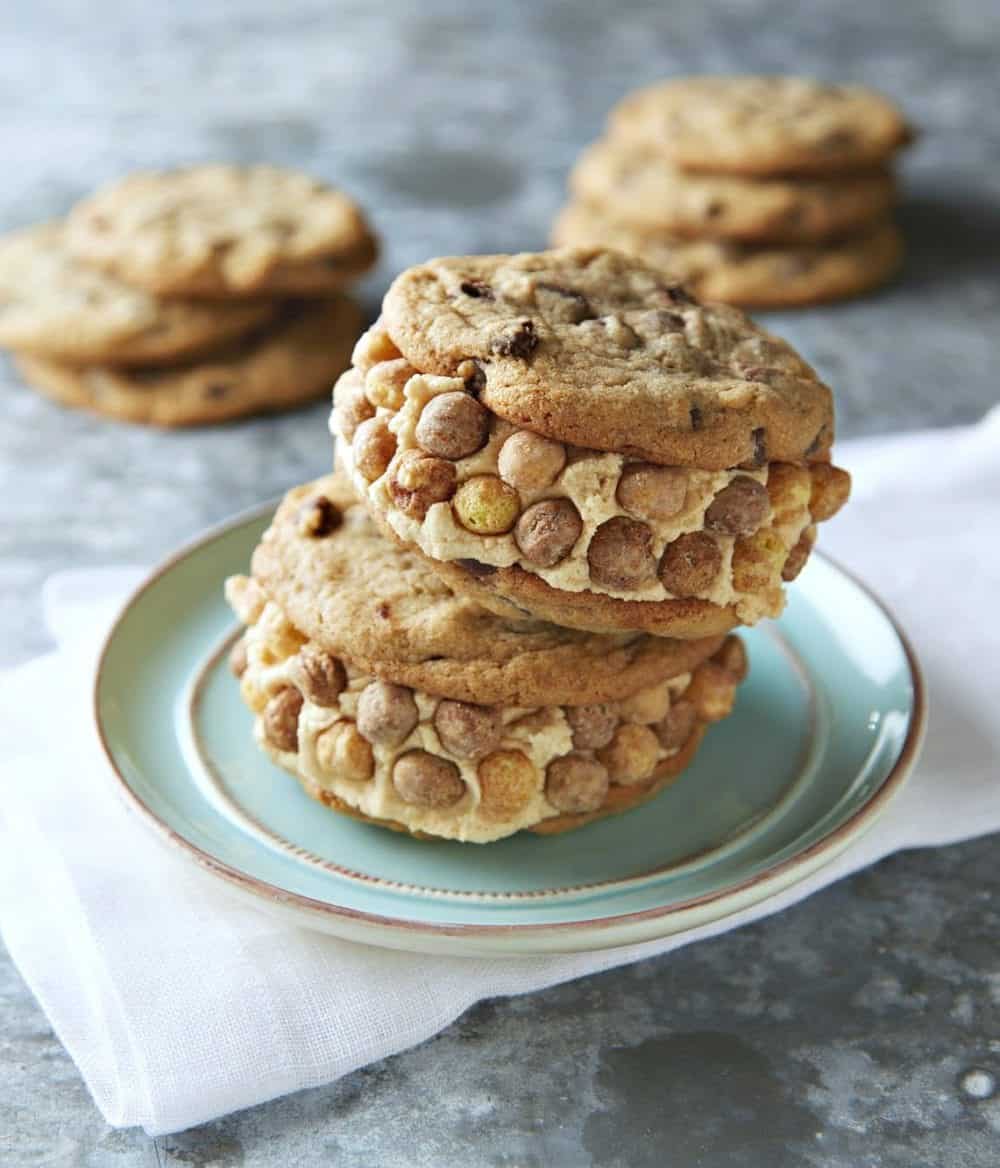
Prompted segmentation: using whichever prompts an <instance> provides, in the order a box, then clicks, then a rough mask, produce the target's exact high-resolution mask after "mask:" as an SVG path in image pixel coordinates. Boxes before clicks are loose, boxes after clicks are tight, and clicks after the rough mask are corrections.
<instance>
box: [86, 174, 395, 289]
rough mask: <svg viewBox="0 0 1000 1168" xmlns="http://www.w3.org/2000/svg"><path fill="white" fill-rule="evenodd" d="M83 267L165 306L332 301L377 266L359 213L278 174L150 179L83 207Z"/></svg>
mask: <svg viewBox="0 0 1000 1168" xmlns="http://www.w3.org/2000/svg"><path fill="white" fill-rule="evenodd" d="M68 238H69V244H70V247H71V248H72V249H73V250H74V251H75V252H76V253H77V254H78V255H79V256H80V257H81V258H82V259H85V260H87V261H89V262H91V263H94V264H97V265H98V266H100V267H102V268H105V269H106V270H107V271H111V272H114V273H115V274H116V275H117V276H119V277H121V278H122V279H124V280H127V281H128V282H129V283H132V284H136V285H138V286H139V287H141V288H146V289H148V290H149V291H151V292H156V293H158V294H160V295H164V296H173V295H177V296H207V297H220V298H224V297H229V296H252V295H291V296H312V295H319V296H322V295H326V294H327V293H330V292H334V291H337V290H338V289H340V288H342V287H343V286H344V285H345V284H347V283H349V282H350V281H351V280H353V279H355V278H357V277H358V276H360V275H361V273H363V272H364V271H366V270H367V269H368V268H369V267H370V266H371V265H372V263H373V262H374V259H375V255H376V244H375V239H374V237H373V235H372V234H371V231H370V230H369V228H368V225H367V223H366V222H365V219H364V217H363V215H362V213H361V211H360V209H359V208H358V206H357V205H356V204H355V203H354V202H353V200H351V199H350V198H348V197H347V196H346V195H345V194H343V193H342V192H340V191H337V190H334V189H333V188H332V187H329V186H327V185H326V184H325V183H321V182H318V181H317V180H315V179H312V178H310V177H308V176H307V175H304V174H298V173H296V172H293V171H286V170H280V169H278V168H277V167H273V166H245V167H240V166H223V165H216V166H195V167H191V168H189V169H185V170H174V171H148V172H143V173H139V174H134V175H131V176H129V177H127V178H124V179H122V180H121V181H120V182H116V183H112V184H111V185H110V186H108V187H105V188H104V189H103V190H100V191H98V192H97V193H96V194H95V195H93V196H91V197H90V198H89V199H85V200H84V201H83V202H82V203H80V204H78V205H77V206H76V207H75V208H74V209H73V211H72V212H71V214H70V217H69V235H68Z"/></svg>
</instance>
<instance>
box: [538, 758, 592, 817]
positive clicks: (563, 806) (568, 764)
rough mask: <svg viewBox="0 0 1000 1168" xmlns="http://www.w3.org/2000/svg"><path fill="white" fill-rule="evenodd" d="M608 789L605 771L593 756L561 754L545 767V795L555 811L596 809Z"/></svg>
mask: <svg viewBox="0 0 1000 1168" xmlns="http://www.w3.org/2000/svg"><path fill="white" fill-rule="evenodd" d="M607 793H608V772H607V769H606V768H605V767H604V766H603V764H601V763H599V762H598V761H597V760H596V759H593V758H587V756H586V755H583V754H565V755H563V756H562V757H561V758H556V759H553V760H552V762H550V763H549V765H548V766H547V767H546V768H545V798H546V799H548V801H549V802H550V803H551V804H552V806H553V807H554V808H555V809H556V810H557V811H562V812H565V813H566V814H569V815H579V814H580V813H581V812H585V811H596V810H597V809H598V808H599V807H600V806H601V804H602V803H603V802H604V799H605V796H606V795H607Z"/></svg>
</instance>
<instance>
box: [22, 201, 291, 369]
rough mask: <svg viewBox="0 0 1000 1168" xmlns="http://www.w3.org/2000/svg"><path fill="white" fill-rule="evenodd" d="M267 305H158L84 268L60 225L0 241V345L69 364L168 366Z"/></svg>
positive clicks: (243, 326) (244, 329)
mask: <svg viewBox="0 0 1000 1168" xmlns="http://www.w3.org/2000/svg"><path fill="white" fill-rule="evenodd" d="M276 311H277V305H276V304H274V303H273V302H272V301H269V300H255V301H245V302H235V301H233V302H229V303H219V304H210V303H206V302H204V301H194V300H157V299H156V298H155V297H153V296H151V295H150V294H149V293H148V292H145V291H143V290H142V289H141V288H133V287H132V286H131V285H129V284H125V283H123V282H122V281H121V280H119V279H118V278H117V277H115V276H113V275H110V274H108V273H106V272H102V271H100V270H99V269H97V268H94V267H91V266H90V265H88V264H85V263H82V262H81V261H80V260H78V259H76V257H75V256H73V255H72V254H71V253H70V251H69V249H68V247H67V245H66V233H65V230H64V228H63V226H62V224H59V223H47V224H42V225H40V226H37V227H30V228H27V229H25V230H23V231H17V232H14V233H13V234H11V235H8V236H6V237H4V238H3V239H0V345H4V346H7V347H9V348H13V349H20V350H22V351H24V352H27V353H34V354H36V355H37V356H39V357H42V358H47V359H49V360H52V361H60V362H63V363H65V364H70V365H94V364H104V365H116V366H117V365H156V364H163V363H165V362H174V361H177V360H179V359H182V358H186V357H189V356H191V355H192V354H195V353H198V352H200V351H203V350H205V349H210V348H213V347H218V346H219V345H220V344H222V343H224V342H225V341H227V340H229V339H230V338H233V337H238V336H241V335H243V334H245V333H248V332H249V331H250V330H252V329H254V328H257V327H258V326H260V325H262V324H263V323H264V322H266V321H267V320H268V319H269V318H270V317H273V316H274V314H275V312H276Z"/></svg>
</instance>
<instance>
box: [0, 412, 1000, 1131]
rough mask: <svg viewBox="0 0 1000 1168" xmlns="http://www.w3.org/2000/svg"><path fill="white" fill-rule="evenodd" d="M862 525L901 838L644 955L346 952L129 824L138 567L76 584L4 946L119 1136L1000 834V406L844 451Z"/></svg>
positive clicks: (860, 568) (11, 776) (66, 586)
mask: <svg viewBox="0 0 1000 1168" xmlns="http://www.w3.org/2000/svg"><path fill="white" fill-rule="evenodd" d="M838 461H839V462H841V463H842V464H843V465H845V466H847V467H848V468H849V469H851V470H852V472H853V473H854V476H855V486H854V496H853V500H852V502H851V504H850V506H849V507H848V508H847V509H846V510H845V511H844V512H843V514H842V515H841V516H840V517H838V518H837V519H836V520H835V521H834V522H833V523H831V524H830V525H829V527H828V528H824V531H823V535H822V540H821V542H822V546H823V547H824V548H825V549H826V550H828V551H830V552H831V553H832V554H833V555H835V556H837V557H838V558H839V559H840V560H841V561H842V562H843V563H844V564H845V565H846V566H848V567H850V568H852V569H854V570H855V571H857V572H859V573H860V574H861V575H862V576H863V577H864V578H865V579H867V580H869V581H870V582H871V583H872V584H873V585H874V586H875V588H876V589H877V590H878V591H879V592H880V593H881V594H882V595H883V596H884V597H885V598H886V599H887V601H888V602H889V603H890V604H891V605H892V607H893V608H894V610H895V611H896V613H897V614H898V616H899V617H900V619H901V620H902V621H903V622H904V624H905V626H906V627H907V629H908V630H909V632H910V633H911V634H912V636H913V638H914V640H915V642H916V646H917V651H918V653H919V654H920V656H921V658H922V660H923V664H924V667H925V670H926V673H927V677H928V681H929V689H930V691H931V716H930V730H929V735H928V741H927V746H926V749H925V752H924V755H923V759H922V761H921V763H920V765H919V767H918V769H917V772H916V774H915V775H914V777H913V779H912V780H911V782H910V784H909V786H908V787H907V788H906V789H905V791H904V792H903V794H902V795H901V796H900V797H899V798H898V799H897V800H896V801H895V802H894V804H892V805H891V807H890V809H889V811H888V812H887V814H886V816H885V818H884V819H883V820H882V821H881V823H880V824H878V825H877V826H876V827H875V828H874V829H873V830H872V831H871V832H869V833H868V835H867V836H865V837H864V838H863V839H862V840H860V841H859V842H858V843H856V844H855V845H853V846H852V847H851V848H850V849H849V850H848V851H847V852H846V853H844V854H843V855H841V856H840V857H839V858H838V859H837V860H836V861H834V862H833V863H832V864H830V865H829V866H828V867H826V868H824V869H822V870H821V871H820V872H818V873H817V874H815V875H814V876H813V877H812V878H811V879H810V880H808V881H806V882H805V883H803V884H800V885H798V886H796V887H794V888H791V889H789V890H787V891H785V892H784V893H782V894H781V895H780V896H778V897H776V898H774V899H773V900H771V901H769V902H768V903H767V904H766V905H758V906H755V907H753V908H751V909H748V910H747V911H745V912H742V913H739V914H738V915H735V916H731V917H728V918H727V919H725V920H723V921H718V922H715V923H714V924H711V925H708V926H706V927H704V928H700V929H693V930H691V931H689V932H687V933H685V934H683V935H681V936H676V937H671V938H670V939H668V940H665V941H655V942H648V943H645V944H642V945H637V946H633V947H630V948H627V949H619V950H611V951H606V952H600V953H580V954H573V955H569V956H553V957H537V958H516V959H508V960H481V959H470V958H457V957H422V956H412V955H408V954H402V953H394V952H390V951H387V950H379V949H374V948H368V947H366V946H363V945H358V944H353V943H350V942H346V941H340V940H337V939H335V938H331V937H327V936H324V935H321V934H319V933H313V932H310V931H308V930H305V929H299V928H293V927H289V926H286V925H283V924H282V923H280V922H278V921H276V920H275V919H274V918H272V917H271V916H269V915H268V914H266V913H264V912H261V911H258V910H257V909H255V908H254V907H252V906H247V905H245V904H243V903H240V902H236V901H234V900H233V899H231V896H230V894H229V893H228V892H227V891H226V890H225V889H224V888H222V887H221V886H220V885H218V884H217V883H216V881H214V880H213V879H212V878H211V877H210V876H209V875H207V874H204V873H202V872H201V871H198V870H194V869H192V868H189V867H187V866H185V865H184V864H183V863H181V862H180V861H178V860H177V859H175V858H174V857H173V856H172V855H169V854H168V853H167V852H166V851H165V850H164V849H163V848H161V847H160V846H159V845H158V844H157V843H156V842H155V841H154V840H153V839H152V837H151V834H150V833H149V832H148V831H146V830H145V828H144V827H143V826H142V825H141V824H140V823H138V822H137V821H136V820H135V818H134V817H133V816H132V815H131V813H130V812H128V811H127V810H126V809H125V808H124V807H123V806H122V805H120V804H119V801H118V798H117V796H116V795H115V793H114V791H113V789H112V784H111V782H110V781H109V780H108V775H107V773H106V768H105V765H104V763H103V762H102V759H101V757H100V755H99V754H98V751H97V748H96V743H95V736H94V733H93V730H92V727H91V724H90V685H91V674H92V668H93V661H94V652H95V648H96V645H97V643H98V641H99V640H100V638H101V636H102V635H103V633H104V631H105V629H106V627H107V625H108V622H109V620H110V618H111V616H112V615H113V612H114V610H115V608H116V606H117V605H118V604H119V603H120V601H121V599H122V597H123V596H124V594H125V593H126V592H127V591H128V590H129V588H130V587H131V586H132V585H134V583H135V582H136V581H137V579H138V577H139V573H138V572H137V571H130V570H110V569H109V570H104V571H88V572H73V573H68V574H63V575H60V576H57V577H55V578H53V579H52V580H50V581H49V582H48V585H47V587H46V589H45V595H44V602H45V616H46V621H47V624H48V627H49V629H50V630H51V632H52V635H53V637H54V639H55V640H56V642H57V644H58V648H57V649H56V650H55V651H54V652H52V653H50V654H48V655H47V656H44V657H42V658H40V659H37V660H35V661H31V662H29V663H28V664H26V665H23V666H21V667H19V668H17V669H14V670H9V671H7V672H6V673H4V674H0V748H2V751H3V756H2V757H3V759H4V784H3V797H2V799H0V931H2V933H3V937H4V940H5V942H6V944H7V946H8V947H9V949H10V952H11V954H12V955H13V958H14V961H15V962H16V963H17V965H18V968H19V969H20V971H21V973H22V974H23V976H24V978H25V979H26V981H27V982H28V984H29V986H30V987H31V989H32V991H33V992H34V994H35V995H36V997H37V998H38V1000H39V1001H40V1003H41V1004H42V1007H43V1008H44V1010H45V1011H46V1013H47V1015H48V1017H49V1019H50V1021H51V1023H52V1026H53V1027H54V1029H55V1031H56V1033H57V1034H58V1036H59V1038H60V1039H61V1040H62V1042H63V1043H64V1044H65V1046H66V1048H67V1049H68V1050H69V1052H70V1054H71V1055H72V1057H73V1058H74V1060H75V1061H76V1064H77V1066H78V1067H79V1069H80V1072H81V1074H82V1075H83V1077H84V1079H85V1080H86V1082H87V1086H88V1087H89V1089H90V1091H91V1093H92V1095H93V1097H94V1100H95V1102H96V1103H97V1106H98V1107H99V1108H100V1109H101V1111H102V1112H103V1114H104V1116H105V1118H106V1119H107V1120H108V1122H109V1123H112V1124H115V1125H120V1126H128V1125H134V1124H141V1125H142V1126H143V1127H145V1128H146V1130H147V1131H148V1132H150V1133H151V1134H158V1133H163V1132H169V1131H176V1130H180V1129H182V1128H186V1127H190V1126H192V1125H194V1124H197V1123H202V1122H204V1121H207V1120H209V1119H212V1118H214V1117H216V1116H219V1115H222V1114H224V1113H226V1112H229V1111H233V1110H236V1109H238V1108H242V1107H247V1106H249V1105H251V1104H254V1103H259V1102H262V1101H263V1100H266V1099H269V1098H273V1097H274V1096H277V1095H281V1094H283V1093H285V1092H288V1091H294V1090H297V1089H299V1088H303V1087H311V1086H316V1085H318V1084H321V1083H326V1082H329V1081H331V1080H333V1079H335V1078H337V1077H338V1076H339V1075H343V1074H345V1073H346V1072H348V1071H350V1070H352V1069H354V1068H356V1067H359V1066H363V1065H364V1064H366V1063H369V1062H372V1061H374V1060H376V1059H379V1058H382V1057H383V1056H385V1055H388V1054H391V1053H393V1052H395V1051H399V1050H402V1049H404V1048H405V1047H408V1046H411V1045H413V1044H414V1043H417V1042H420V1041H421V1040H423V1039H425V1038H427V1037H429V1036H430V1035H432V1034H434V1033H435V1032H436V1031H438V1030H439V1029H441V1027H443V1026H445V1025H447V1023H448V1022H450V1021H451V1020H452V1019H454V1018H455V1017H457V1016H458V1015H459V1014H460V1013H462V1011H463V1010H465V1009H466V1008H467V1007H468V1006H469V1005H471V1004H472V1003H473V1002H475V1001H477V1000H478V999H480V998H483V997H489V996H495V995H502V994H516V993H525V992H528V991H531V990H535V989H539V988H541V987H543V986H548V985H552V984H554V983H556V982H560V981H564V980H567V979H569V978H574V977H579V976H581V975H583V974H587V973H591V972H595V971H597V970H602V969H606V968H608V967H610V966H613V965H618V964H622V963H625V962H630V961H635V960H637V959H639V958H642V957H649V956H652V955H654V954H657V953H665V952H667V951H669V950H672V949H675V948H677V947H679V946H681V945H686V944H690V943H691V942H693V941H697V940H699V939H701V938H703V937H710V936H713V935H715V934H717V933H721V932H724V931H726V930H728V929H732V928H735V927H736V926H738V925H740V924H742V923H744V922H746V921H751V920H754V919H757V918H758V917H762V916H765V915H768V914H770V913H773V912H776V911H777V910H779V909H781V908H783V907H784V906H786V905H788V904H792V903H794V902H795V901H797V900H800V899H802V898H803V897H804V896H806V895H808V894H809V893H810V892H812V891H815V890H816V889H818V888H821V887H823V886H824V885H826V884H828V883H830V882H832V881H833V880H836V879H838V878H839V877H841V876H844V875H846V874H847V873H849V872H852V871H854V870H856V869H858V868H861V867H863V866H865V865H867V864H871V863H873V862H874V861H875V860H877V859H879V858H880V857H882V856H884V855H886V854H888V853H889V852H892V851H895V850H897V849H899V848H904V847H914V846H918V845H928V844H946V843H949V842H952V841H955V840H960V839H966V838H969V837H972V836H975V835H979V834H982V833H985V832H989V831H994V830H997V829H1000V782H998V757H1000V698H998V694H1000V632H998V622H997V620H996V618H995V612H996V599H997V596H1000V550H998V547H997V543H998V540H997V537H998V535H1000V409H997V410H994V411H993V413H992V414H990V415H989V416H988V417H987V418H985V419H984V420H983V421H982V422H981V423H980V424H979V425H978V426H974V427H968V428H963V429H956V430H947V431H936V432H928V433H919V434H912V435H904V436H901V437H893V438H885V439H869V440H863V441H860V442H855V443H844V444H842V445H841V446H840V447H839V448H838Z"/></svg>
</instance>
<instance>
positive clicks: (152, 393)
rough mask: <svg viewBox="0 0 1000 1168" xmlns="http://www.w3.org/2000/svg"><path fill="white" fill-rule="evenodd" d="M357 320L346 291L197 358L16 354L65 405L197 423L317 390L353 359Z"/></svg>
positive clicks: (273, 406) (29, 374) (298, 306)
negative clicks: (153, 364)
mask: <svg viewBox="0 0 1000 1168" xmlns="http://www.w3.org/2000/svg"><path fill="white" fill-rule="evenodd" d="M361 324H362V315H361V309H360V308H359V307H358V305H357V304H356V303H355V302H354V301H353V300H349V299H348V298H347V297H343V296H337V297H333V298H330V299H328V300H317V301H310V302H308V303H293V304H289V305H287V306H286V307H285V309H284V311H283V312H282V314H281V315H280V316H279V317H278V319H277V320H275V321H273V322H272V323H271V324H269V325H267V326H266V327H265V328H264V329H263V330H262V331H260V332H256V333H252V334H250V335H249V336H247V337H244V338H242V339H241V340H238V341H235V342H233V343H231V344H230V345H228V346H227V347H225V348H223V349H219V350H216V351H215V352H212V353H207V354H203V355H202V356H201V357H199V358H197V359H196V362H195V363H187V364H183V365H165V366H162V367H159V368H153V369H141V370H140V369H131V370H129V369H113V368H110V367H103V366H91V367H84V368H76V367H74V366H70V365H63V364H60V363H58V362H56V361H50V360H48V359H47V358H44V357H40V356H34V355H29V354H27V353H23V352H22V353H18V354H16V358H15V360H16V364H17V366H18V368H19V369H20V371H21V373H22V374H23V375H24V378H25V380H26V381H27V382H28V383H29V384H31V385H33V386H34V387H35V388H36V389H38V390H39V391H41V392H42V393H44V394H45V395H46V396H47V397H51V398H53V399H54V400H56V401H58V402H60V403H61V404H62V405H67V406H72V407H75V408H77V409H85V410H90V411H92V412H94V413H98V414H103V415H105V416H106V417H111V418H114V419H116V420H118V421H123V422H141V423H146V424H148V425H154V426H200V425H205V424H207V423H210V422H222V421H227V420H229V419H232V418H240V417H243V416H245V415H248V414H256V413H268V412H272V411H276V410H284V409H290V408H292V407H293V406H296V405H299V404H301V403H302V402H306V401H311V400H313V399H314V398H317V397H321V396H322V395H323V394H325V393H327V392H328V391H329V388H330V385H331V383H332V382H333V380H334V378H335V377H336V376H337V375H338V373H340V372H341V371H342V370H343V369H344V367H345V366H346V365H347V364H348V363H349V361H350V355H351V347H352V345H353V344H354V341H355V340H356V338H357V335H358V332H359V330H360V328H361Z"/></svg>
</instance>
